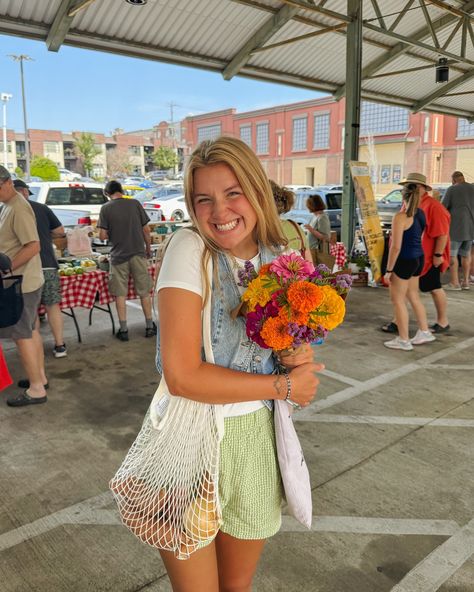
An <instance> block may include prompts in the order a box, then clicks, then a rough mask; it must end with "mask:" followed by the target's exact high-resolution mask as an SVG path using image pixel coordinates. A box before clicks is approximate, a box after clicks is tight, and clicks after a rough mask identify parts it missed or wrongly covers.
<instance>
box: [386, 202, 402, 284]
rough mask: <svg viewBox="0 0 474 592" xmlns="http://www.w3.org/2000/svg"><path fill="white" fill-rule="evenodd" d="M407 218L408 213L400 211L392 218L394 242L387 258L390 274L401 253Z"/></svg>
mask: <svg viewBox="0 0 474 592" xmlns="http://www.w3.org/2000/svg"><path fill="white" fill-rule="evenodd" d="M406 219H407V215H406V214H405V212H399V213H398V214H395V216H394V217H393V220H392V242H391V244H390V250H389V252H388V260H387V273H388V274H390V273H391V272H392V271H393V268H394V266H395V263H396V262H397V259H398V256H399V255H400V251H401V248H402V239H403V231H404V230H405V222H406Z"/></svg>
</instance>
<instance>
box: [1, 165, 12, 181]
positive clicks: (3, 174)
mask: <svg viewBox="0 0 474 592" xmlns="http://www.w3.org/2000/svg"><path fill="white" fill-rule="evenodd" d="M10 177H11V175H10V172H9V171H8V170H7V169H6V168H5V167H4V166H2V165H0V179H2V180H6V179H9V178H10Z"/></svg>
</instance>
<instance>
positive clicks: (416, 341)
mask: <svg viewBox="0 0 474 592" xmlns="http://www.w3.org/2000/svg"><path fill="white" fill-rule="evenodd" d="M431 341H436V337H435V336H434V335H433V333H431V331H421V330H420V329H418V331H417V332H416V335H415V337H413V338H412V339H410V342H411V343H412V344H413V345H423V343H430V342H431Z"/></svg>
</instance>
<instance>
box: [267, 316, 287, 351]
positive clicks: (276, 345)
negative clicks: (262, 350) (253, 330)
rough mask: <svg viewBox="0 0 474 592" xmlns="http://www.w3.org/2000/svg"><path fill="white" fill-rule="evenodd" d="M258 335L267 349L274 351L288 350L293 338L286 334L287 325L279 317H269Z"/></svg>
mask: <svg viewBox="0 0 474 592" xmlns="http://www.w3.org/2000/svg"><path fill="white" fill-rule="evenodd" d="M260 335H261V337H262V339H263V340H264V341H265V343H266V344H267V345H268V347H271V348H272V349H274V350H276V351H281V350H282V349H288V348H289V347H291V345H292V344H293V337H292V336H291V335H289V334H288V323H287V322H285V321H284V320H283V319H281V318H280V317H271V318H269V319H267V320H266V321H265V322H264V323H263V327H262V330H261V331H260Z"/></svg>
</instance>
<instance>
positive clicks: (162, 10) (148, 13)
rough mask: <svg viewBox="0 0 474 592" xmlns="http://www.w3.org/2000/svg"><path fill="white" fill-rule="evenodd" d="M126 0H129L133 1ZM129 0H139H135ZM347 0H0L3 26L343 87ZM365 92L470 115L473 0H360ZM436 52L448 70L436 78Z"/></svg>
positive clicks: (473, 104) (52, 41)
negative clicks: (444, 79)
mask: <svg viewBox="0 0 474 592" xmlns="http://www.w3.org/2000/svg"><path fill="white" fill-rule="evenodd" d="M132 1H133V0H132ZM135 1H137V0H135ZM347 4H348V2H347V0H259V1H257V2H254V1H252V0H146V3H145V4H144V5H143V6H137V5H132V4H130V3H129V2H127V1H126V0H0V33H4V34H10V35H18V36H21V37H28V38H33V39H39V40H43V41H45V42H46V44H47V46H48V48H49V49H51V50H52V51H58V50H59V49H60V47H61V45H62V44H67V45H72V46H75V47H81V48H87V49H94V50H100V51H107V52H113V53H117V54H122V55H128V56H135V57H140V58H144V59H150V60H158V61H164V62H168V63H173V64H181V65H186V66H192V67H198V68H205V69H209V70H214V71H218V72H221V73H222V74H223V76H224V78H226V79H230V78H232V77H233V76H235V75H239V76H247V77H252V78H256V79H260V80H267V81H272V82H280V83H284V84H289V85H294V86H299V87H304V88H309V89H314V90H319V91H327V92H329V93H333V94H334V95H335V96H336V98H340V97H342V96H344V93H345V86H344V81H345V77H346V69H345V61H346V26H347V23H348V22H349V20H350V19H349V18H348V16H347V14H348V12H347ZM362 6H363V18H364V23H363V57H362V97H363V98H365V99H369V100H376V101H383V102H387V103H392V104H398V105H403V106H405V107H408V108H410V109H412V110H413V111H420V110H424V111H436V112H441V113H448V114H452V115H458V116H461V117H466V118H468V119H470V120H471V119H473V118H474V100H473V99H474V0H363V1H362ZM440 57H445V58H447V59H448V61H449V65H450V79H449V82H447V83H444V84H436V83H435V66H436V64H437V61H438V59H439V58H440Z"/></svg>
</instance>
